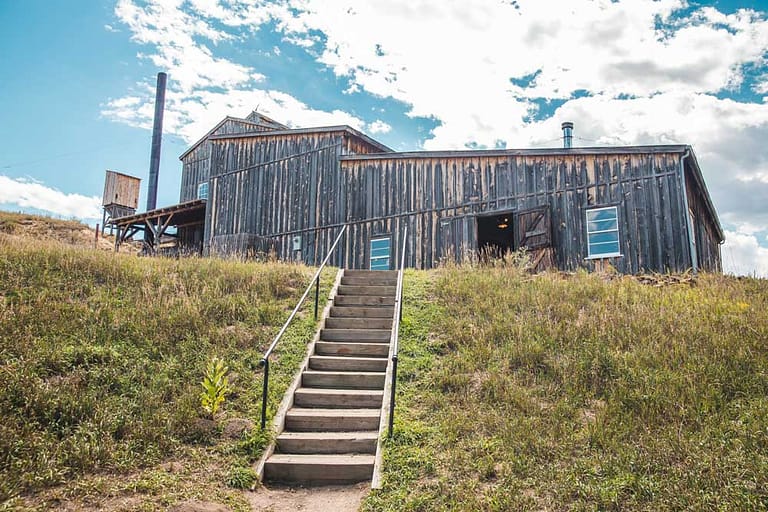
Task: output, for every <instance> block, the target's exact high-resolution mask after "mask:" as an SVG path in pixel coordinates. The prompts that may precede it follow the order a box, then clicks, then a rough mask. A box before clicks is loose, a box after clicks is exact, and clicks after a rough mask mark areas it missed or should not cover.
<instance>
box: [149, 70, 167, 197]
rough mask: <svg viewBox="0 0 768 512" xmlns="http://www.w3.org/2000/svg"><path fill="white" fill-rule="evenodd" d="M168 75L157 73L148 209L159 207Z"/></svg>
mask: <svg viewBox="0 0 768 512" xmlns="http://www.w3.org/2000/svg"><path fill="white" fill-rule="evenodd" d="M167 80H168V75H167V74H165V73H162V72H161V73H158V74H157V92H156V93H155V124H154V126H153V127H152V153H151V154H150V157H149V189H148V190H147V211H149V210H154V209H155V208H156V207H157V175H158V174H159V173H160V143H161V142H162V139H163V110H164V109H165V83H166V81H167Z"/></svg>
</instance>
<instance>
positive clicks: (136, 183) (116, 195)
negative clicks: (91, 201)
mask: <svg viewBox="0 0 768 512" xmlns="http://www.w3.org/2000/svg"><path fill="white" fill-rule="evenodd" d="M140 187H141V179H140V178H136V177H134V176H128V175H127V174H123V173H121V172H116V171H107V172H106V176H105V179H104V195H103V197H102V200H101V204H102V205H103V206H109V205H117V206H124V207H126V208H129V209H133V210H134V211H136V208H138V207H139V188H140Z"/></svg>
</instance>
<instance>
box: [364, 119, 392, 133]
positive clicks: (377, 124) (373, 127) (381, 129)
mask: <svg viewBox="0 0 768 512" xmlns="http://www.w3.org/2000/svg"><path fill="white" fill-rule="evenodd" d="M390 131H392V127H391V126H390V125H388V124H387V123H385V122H384V121H382V120H381V119H377V120H375V121H374V122H372V123H368V132H369V133H373V134H377V133H389V132H390Z"/></svg>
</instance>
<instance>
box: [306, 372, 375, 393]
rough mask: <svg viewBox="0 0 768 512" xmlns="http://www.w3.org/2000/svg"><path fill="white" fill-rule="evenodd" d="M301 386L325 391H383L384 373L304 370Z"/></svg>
mask: <svg viewBox="0 0 768 512" xmlns="http://www.w3.org/2000/svg"><path fill="white" fill-rule="evenodd" d="M301 385H302V386H304V387H307V388H326V389H384V372H332V371H316V370H305V371H304V373H302V374H301Z"/></svg>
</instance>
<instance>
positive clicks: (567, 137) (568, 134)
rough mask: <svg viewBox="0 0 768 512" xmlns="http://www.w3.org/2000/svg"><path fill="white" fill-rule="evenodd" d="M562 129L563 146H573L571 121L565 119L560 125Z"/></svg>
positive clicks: (569, 147)
mask: <svg viewBox="0 0 768 512" xmlns="http://www.w3.org/2000/svg"><path fill="white" fill-rule="evenodd" d="M561 128H562V129H563V147H564V148H565V149H571V148H572V147H573V123H572V122H570V121H566V122H564V123H563V124H562V125H561Z"/></svg>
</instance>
